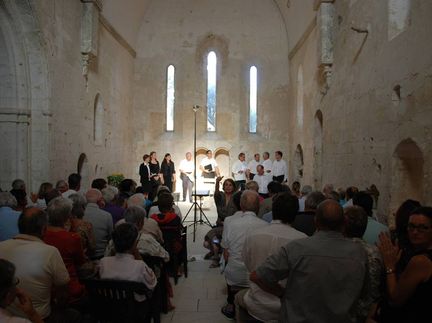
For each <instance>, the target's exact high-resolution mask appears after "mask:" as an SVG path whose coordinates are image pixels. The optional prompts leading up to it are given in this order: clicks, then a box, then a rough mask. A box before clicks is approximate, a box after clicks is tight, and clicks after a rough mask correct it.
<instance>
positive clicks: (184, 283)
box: [162, 198, 229, 323]
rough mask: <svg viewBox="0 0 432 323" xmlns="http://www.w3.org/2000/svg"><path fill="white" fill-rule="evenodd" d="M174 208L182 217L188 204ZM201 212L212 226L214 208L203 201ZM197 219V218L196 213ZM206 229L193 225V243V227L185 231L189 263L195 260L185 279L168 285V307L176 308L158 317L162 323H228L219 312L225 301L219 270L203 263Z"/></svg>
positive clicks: (207, 227)
mask: <svg viewBox="0 0 432 323" xmlns="http://www.w3.org/2000/svg"><path fill="white" fill-rule="evenodd" d="M178 206H179V207H180V209H181V211H182V214H183V217H185V216H186V213H187V211H188V209H189V207H190V206H191V204H190V203H186V202H184V203H183V202H179V203H178ZM203 211H204V213H205V215H206V216H207V218H208V219H209V220H210V222H211V223H212V224H214V223H215V222H216V217H217V216H216V208H215V206H214V204H213V202H212V200H211V199H210V198H207V200H205V202H204V206H203ZM197 216H198V217H199V210H198V212H197ZM193 218H194V210H193V209H192V210H191V212H190V213H189V215H188V216H187V218H186V221H188V220H193ZM184 224H186V223H184ZM189 224H190V223H189ZM209 229H210V227H209V226H207V225H205V224H200V225H197V231H196V238H195V242H193V226H190V227H188V237H187V239H188V254H189V259H190V258H192V257H194V258H195V259H196V260H195V261H190V262H189V264H188V269H189V277H188V278H184V277H181V278H180V279H179V281H178V284H177V285H174V282H172V284H173V288H174V298H173V300H172V303H173V305H174V306H175V307H176V308H175V310H174V311H171V312H169V313H168V314H162V322H163V323H167V322H174V323H182V322H188V323H195V322H196V323H201V322H205V323H219V322H228V321H229V320H228V319H227V318H225V317H224V316H223V315H222V314H221V312H220V309H221V307H222V306H223V305H224V304H225V301H226V288H225V286H226V285H225V280H224V276H223V275H222V274H221V273H220V270H219V268H209V265H210V263H211V261H210V260H204V259H203V256H204V255H205V254H206V252H207V249H205V248H204V247H203V246H202V244H203V239H204V236H205V234H206V233H207V231H208V230H209Z"/></svg>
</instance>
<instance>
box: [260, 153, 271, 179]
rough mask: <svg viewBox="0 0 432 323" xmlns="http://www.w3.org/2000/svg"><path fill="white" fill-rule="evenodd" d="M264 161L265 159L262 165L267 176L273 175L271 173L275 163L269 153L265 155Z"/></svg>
mask: <svg viewBox="0 0 432 323" xmlns="http://www.w3.org/2000/svg"><path fill="white" fill-rule="evenodd" d="M263 159H264V161H263V162H262V163H261V165H263V166H264V172H265V173H266V174H271V171H272V168H273V163H272V161H271V160H270V154H269V153H268V152H267V151H266V152H265V153H263Z"/></svg>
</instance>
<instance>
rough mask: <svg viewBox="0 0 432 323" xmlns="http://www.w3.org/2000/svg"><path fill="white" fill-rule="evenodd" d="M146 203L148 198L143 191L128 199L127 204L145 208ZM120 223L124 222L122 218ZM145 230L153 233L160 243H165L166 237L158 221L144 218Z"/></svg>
mask: <svg viewBox="0 0 432 323" xmlns="http://www.w3.org/2000/svg"><path fill="white" fill-rule="evenodd" d="M145 204H146V198H145V196H144V194H142V193H135V194H134V195H132V196H131V197H130V198H129V199H128V200H127V206H128V207H131V206H139V207H140V208H142V209H144V210H145ZM118 223H123V221H122V220H120V221H119V222H118ZM142 230H143V232H146V233H149V234H151V235H152V236H153V237H154V238H155V239H156V240H157V241H159V242H160V243H163V241H164V239H163V236H162V232H161V230H160V228H159V225H158V223H157V222H156V221H155V220H154V219H151V218H147V217H145V218H144V226H143V229H142Z"/></svg>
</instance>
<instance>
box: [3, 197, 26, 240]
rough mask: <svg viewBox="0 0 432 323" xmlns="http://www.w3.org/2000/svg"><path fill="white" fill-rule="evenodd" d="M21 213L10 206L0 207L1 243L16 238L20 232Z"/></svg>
mask: <svg viewBox="0 0 432 323" xmlns="http://www.w3.org/2000/svg"><path fill="white" fill-rule="evenodd" d="M20 215H21V212H18V211H15V210H12V209H11V208H10V207H8V206H2V207H0V241H4V240H8V239H11V238H13V237H15V236H16V235H17V234H18V233H19V232H18V218H19V216H20Z"/></svg>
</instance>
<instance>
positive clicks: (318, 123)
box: [313, 110, 323, 190]
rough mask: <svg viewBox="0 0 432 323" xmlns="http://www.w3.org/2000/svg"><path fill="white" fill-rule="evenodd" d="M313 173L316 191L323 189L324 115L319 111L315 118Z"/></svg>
mask: <svg viewBox="0 0 432 323" xmlns="http://www.w3.org/2000/svg"><path fill="white" fill-rule="evenodd" d="M313 157H314V161H313V166H314V167H313V172H314V176H313V178H314V186H315V189H318V190H320V189H321V187H322V158H323V114H322V112H321V110H317V112H316V113H315V117H314V136H313Z"/></svg>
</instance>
